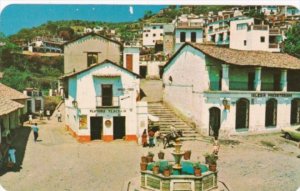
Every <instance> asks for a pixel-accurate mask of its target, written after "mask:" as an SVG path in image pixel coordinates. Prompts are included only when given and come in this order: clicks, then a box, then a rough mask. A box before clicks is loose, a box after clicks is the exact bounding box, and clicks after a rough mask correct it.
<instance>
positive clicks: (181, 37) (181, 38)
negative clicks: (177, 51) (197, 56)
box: [180, 32, 185, 42]
mask: <svg viewBox="0 0 300 191" xmlns="http://www.w3.org/2000/svg"><path fill="white" fill-rule="evenodd" d="M180 42H185V32H180Z"/></svg>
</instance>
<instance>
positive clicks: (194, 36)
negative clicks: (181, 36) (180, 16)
mask: <svg viewBox="0 0 300 191" xmlns="http://www.w3.org/2000/svg"><path fill="white" fill-rule="evenodd" d="M196 37H197V36H196V32H191V42H196Z"/></svg>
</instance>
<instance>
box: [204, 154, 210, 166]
mask: <svg viewBox="0 0 300 191" xmlns="http://www.w3.org/2000/svg"><path fill="white" fill-rule="evenodd" d="M209 155H210V154H209V153H205V154H204V155H203V156H204V158H205V164H208V158H209Z"/></svg>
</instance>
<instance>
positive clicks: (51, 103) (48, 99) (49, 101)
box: [44, 96, 61, 113]
mask: <svg viewBox="0 0 300 191" xmlns="http://www.w3.org/2000/svg"><path fill="white" fill-rule="evenodd" d="M60 101H61V98H60V97H58V96H56V97H55V96H45V97H44V103H45V106H44V107H45V110H50V111H51V113H52V112H53V111H54V110H55V107H56V106H57V105H58V104H59V102H60Z"/></svg>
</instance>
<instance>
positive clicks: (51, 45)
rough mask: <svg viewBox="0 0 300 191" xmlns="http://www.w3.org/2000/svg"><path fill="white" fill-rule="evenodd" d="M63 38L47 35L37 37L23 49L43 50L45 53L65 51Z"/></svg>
mask: <svg viewBox="0 0 300 191" xmlns="http://www.w3.org/2000/svg"><path fill="white" fill-rule="evenodd" d="M65 42H66V41H64V40H63V39H62V38H57V37H56V38H46V37H36V38H35V39H33V40H32V41H31V42H30V43H29V44H28V45H27V46H23V50H28V51H29V52H43V53H47V52H50V53H63V44H64V43H65Z"/></svg>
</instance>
